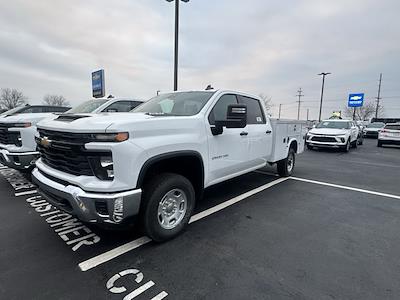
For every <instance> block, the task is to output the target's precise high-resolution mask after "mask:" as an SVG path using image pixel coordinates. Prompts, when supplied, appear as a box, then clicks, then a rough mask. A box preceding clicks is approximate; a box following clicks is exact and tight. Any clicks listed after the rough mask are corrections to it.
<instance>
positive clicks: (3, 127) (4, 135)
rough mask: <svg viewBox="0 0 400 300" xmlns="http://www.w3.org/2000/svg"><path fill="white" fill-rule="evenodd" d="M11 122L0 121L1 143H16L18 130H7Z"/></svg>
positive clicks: (17, 141)
mask: <svg viewBox="0 0 400 300" xmlns="http://www.w3.org/2000/svg"><path fill="white" fill-rule="evenodd" d="M12 126H13V124H7V123H0V143H1V144H3V145H18V144H19V140H18V138H19V137H20V133H19V132H15V131H8V128H10V127H12Z"/></svg>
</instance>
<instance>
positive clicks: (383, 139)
mask: <svg viewBox="0 0 400 300" xmlns="http://www.w3.org/2000/svg"><path fill="white" fill-rule="evenodd" d="M382 145H400V123H393V124H386V126H385V127H384V128H383V129H382V130H381V131H380V132H379V135H378V147H382Z"/></svg>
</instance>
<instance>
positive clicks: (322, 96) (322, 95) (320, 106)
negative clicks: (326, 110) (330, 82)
mask: <svg viewBox="0 0 400 300" xmlns="http://www.w3.org/2000/svg"><path fill="white" fill-rule="evenodd" d="M329 74H331V73H324V72H322V73H319V74H318V75H320V76H322V89H321V103H320V105H319V118H318V120H319V122H321V114H322V99H323V98H324V85H325V76H326V75H329Z"/></svg>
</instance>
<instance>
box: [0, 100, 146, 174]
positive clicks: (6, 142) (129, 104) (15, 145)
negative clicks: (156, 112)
mask: <svg viewBox="0 0 400 300" xmlns="http://www.w3.org/2000/svg"><path fill="white" fill-rule="evenodd" d="M142 103H143V101H139V100H132V99H125V98H112V99H97V100H89V101H87V102H84V103H82V104H81V105H79V106H77V107H75V108H72V109H70V108H66V107H57V106H24V107H22V108H21V110H15V111H13V112H8V113H7V114H6V115H5V117H3V118H0V148H1V150H0V161H1V162H2V163H3V164H5V165H7V166H8V167H10V168H14V169H17V170H21V171H31V170H32V168H33V167H34V164H35V162H36V160H37V158H38V157H39V152H38V151H37V145H36V142H35V135H36V134H37V128H36V124H37V123H38V122H39V121H41V120H43V119H46V118H47V119H69V118H70V116H71V115H73V116H74V117H75V116H76V114H79V115H80V117H83V115H84V114H93V113H101V112H127V111H130V110H132V109H133V108H135V107H137V106H138V105H139V104H142ZM53 112H54V113H63V114H58V115H57V114H54V113H53ZM64 112H65V113H64Z"/></svg>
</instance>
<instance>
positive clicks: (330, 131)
mask: <svg viewBox="0 0 400 300" xmlns="http://www.w3.org/2000/svg"><path fill="white" fill-rule="evenodd" d="M348 132H349V130H348V129H334V128H313V129H311V130H310V131H309V133H311V134H323V135H345V134H348Z"/></svg>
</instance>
